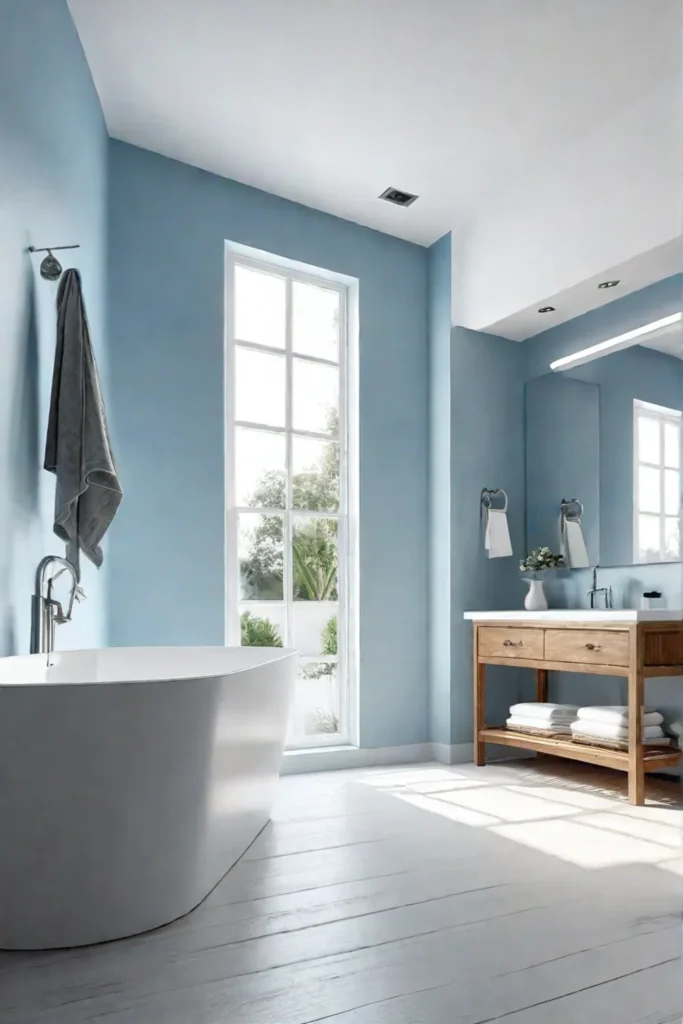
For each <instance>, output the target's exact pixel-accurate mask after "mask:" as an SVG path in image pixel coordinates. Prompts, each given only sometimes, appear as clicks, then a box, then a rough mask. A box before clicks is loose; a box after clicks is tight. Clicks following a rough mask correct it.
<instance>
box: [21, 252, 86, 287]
mask: <svg viewBox="0 0 683 1024" xmlns="http://www.w3.org/2000/svg"><path fill="white" fill-rule="evenodd" d="M52 249H54V250H55V251H57V250H58V249H80V245H53V246H52ZM52 249H36V247H35V245H29V247H28V251H29V252H46V253H47V256H46V257H45V259H44V260H43V262H42V263H41V264H40V276H41V277H43V278H44V279H45V280H46V281H56V280H57V279H58V278H59V277H60V276H61V273H62V264H61V263H60V262H59V260H58V259H57V257H56V256H53V255H52Z"/></svg>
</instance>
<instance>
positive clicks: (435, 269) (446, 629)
mask: <svg viewBox="0 0 683 1024" xmlns="http://www.w3.org/2000/svg"><path fill="white" fill-rule="evenodd" d="M428 261H429V263H428V293H427V297H428V307H427V313H428V318H427V323H428V330H429V470H430V473H429V501H430V506H429V571H430V592H429V657H430V661H429V664H430V669H429V729H430V738H431V739H432V740H434V741H435V742H437V743H445V744H450V743H451V236H450V234H448V235H444V237H443V238H441V239H439V241H438V242H435V243H434V245H432V246H431V248H430V249H429V250H428Z"/></svg>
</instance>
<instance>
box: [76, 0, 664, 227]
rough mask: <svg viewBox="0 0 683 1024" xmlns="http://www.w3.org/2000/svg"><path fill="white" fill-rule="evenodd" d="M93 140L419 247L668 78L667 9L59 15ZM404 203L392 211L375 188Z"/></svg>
mask: <svg viewBox="0 0 683 1024" xmlns="http://www.w3.org/2000/svg"><path fill="white" fill-rule="evenodd" d="M70 8H71V11H72V13H73V16H74V19H75V21H76V25H77V28H78V31H79V33H80V36H81V39H82V41H83V44H84V47H85V51H86V53H87V56H88V59H89V62H90V65H91V67H92V71H93V76H94V79H95V84H96V86H97V90H98V92H99V95H100V99H101V101H102V105H103V108H104V113H105V117H106V120H107V124H108V127H109V130H110V133H111V134H112V135H113V136H114V137H116V138H120V139H124V140H125V141H127V142H132V143H134V144H136V145H139V146H143V147H145V148H147V149H152V150H155V151H157V152H159V153H163V154H165V155H167V156H171V157H175V158H177V159H179V160H183V161H186V162H188V163H191V164H195V165H197V166H200V167H203V168H204V169H206V170H210V171H214V172H216V173H218V174H221V175H224V176H226V177H231V178H235V179H236V180H238V181H243V182H246V183H248V184H250V185H255V186H257V187H259V188H263V189H266V190H267V191H269V192H274V193H276V194H277V195H281V196H285V197H287V198H290V199H295V200H298V201H300V202H303V203H305V204H306V205H309V206H313V207H316V208H319V209H323V210H326V211H328V212H330V213H335V214H339V215H340V216H342V217H346V218H348V219H350V220H354V221H358V222H360V223H363V224H368V225H370V226H372V227H377V228H381V229H382V230H384V231H388V232H390V233H392V234H396V235H398V236H400V237H403V238H408V239H412V240H414V241H416V242H420V243H423V244H429V243H431V242H433V241H434V240H435V239H436V238H438V237H440V236H441V235H442V234H444V233H445V232H446V231H448V230H450V229H451V228H452V227H454V226H455V225H457V224H459V223H462V222H463V221H465V220H467V219H469V218H470V217H471V216H472V214H473V211H474V210H476V207H477V206H478V204H481V203H482V202H485V201H486V198H487V196H488V195H489V193H490V192H491V191H492V190H495V189H497V188H499V187H500V186H501V184H504V183H505V182H507V181H509V180H510V178H511V177H514V176H518V175H520V174H522V173H523V171H524V169H525V168H526V167H527V166H528V165H529V164H531V163H532V162H533V161H534V160H536V159H538V158H540V157H542V156H543V154H544V153H546V152H547V151H548V150H549V149H552V148H553V147H555V146H558V145H563V144H565V143H566V141H567V139H568V138H571V137H574V136H576V135H577V134H582V133H585V132H587V131H589V130H592V129H594V128H595V126H596V125H599V124H600V123H601V121H603V120H605V119H606V118H607V117H609V116H612V115H613V113H614V110H615V109H616V108H618V107H621V106H627V105H628V104H630V103H632V102H634V101H635V100H636V99H637V98H638V96H639V95H642V92H643V90H644V89H649V88H651V86H652V83H653V82H654V81H657V80H659V79H661V78H665V77H667V76H668V75H670V74H671V73H672V71H673V70H674V67H677V66H678V50H679V48H680V41H679V37H678V33H677V24H678V22H677V20H676V19H677V18H678V19H679V20H680V3H679V0H656V3H652V2H648V0H645V2H644V0H599V2H596V0H571V3H568V2H567V0H513V2H511V0H476V2H473V0H423V3H421V4H415V2H414V0H343V2H341V0H286V2H283V0H247V2H245V0H97V2H93V0H70ZM389 185H392V186H395V187H397V188H402V189H407V190H408V191H411V192H417V193H418V194H419V195H420V200H419V201H418V202H417V203H415V204H414V206H413V207H411V208H410V209H407V210H402V209H399V208H395V207H392V206H390V205H388V204H386V203H380V201H379V200H378V199H377V196H378V195H379V193H380V192H382V191H383V190H384V189H385V188H386V187H387V186H389Z"/></svg>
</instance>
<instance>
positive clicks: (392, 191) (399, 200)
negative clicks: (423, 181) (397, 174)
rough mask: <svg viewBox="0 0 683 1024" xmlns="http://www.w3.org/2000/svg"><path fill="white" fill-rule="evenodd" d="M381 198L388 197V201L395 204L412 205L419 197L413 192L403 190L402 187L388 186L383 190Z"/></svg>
mask: <svg viewBox="0 0 683 1024" xmlns="http://www.w3.org/2000/svg"><path fill="white" fill-rule="evenodd" d="M379 198H380V199H386V201H387V202H388V203H394V205H395V206H411V205H412V204H413V203H414V202H415V200H416V199H417V198H418V197H417V196H414V195H413V193H412V192H402V191H401V189H400V188H387V189H385V190H384V192H382V195H381V196H380V197H379Z"/></svg>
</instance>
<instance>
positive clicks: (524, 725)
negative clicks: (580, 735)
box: [505, 715, 571, 736]
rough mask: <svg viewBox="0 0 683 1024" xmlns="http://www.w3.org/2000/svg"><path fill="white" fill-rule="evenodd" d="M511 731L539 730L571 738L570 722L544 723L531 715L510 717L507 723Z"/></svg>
mask: <svg viewBox="0 0 683 1024" xmlns="http://www.w3.org/2000/svg"><path fill="white" fill-rule="evenodd" d="M505 724H506V725H507V727H508V728H509V729H515V728H520V729H539V730H540V731H542V732H553V733H557V735H558V736H571V729H570V723H569V722H543V721H541V719H540V718H532V717H531V716H530V715H529V716H525V715H510V717H509V718H508V720H507V722H506V723H505Z"/></svg>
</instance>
